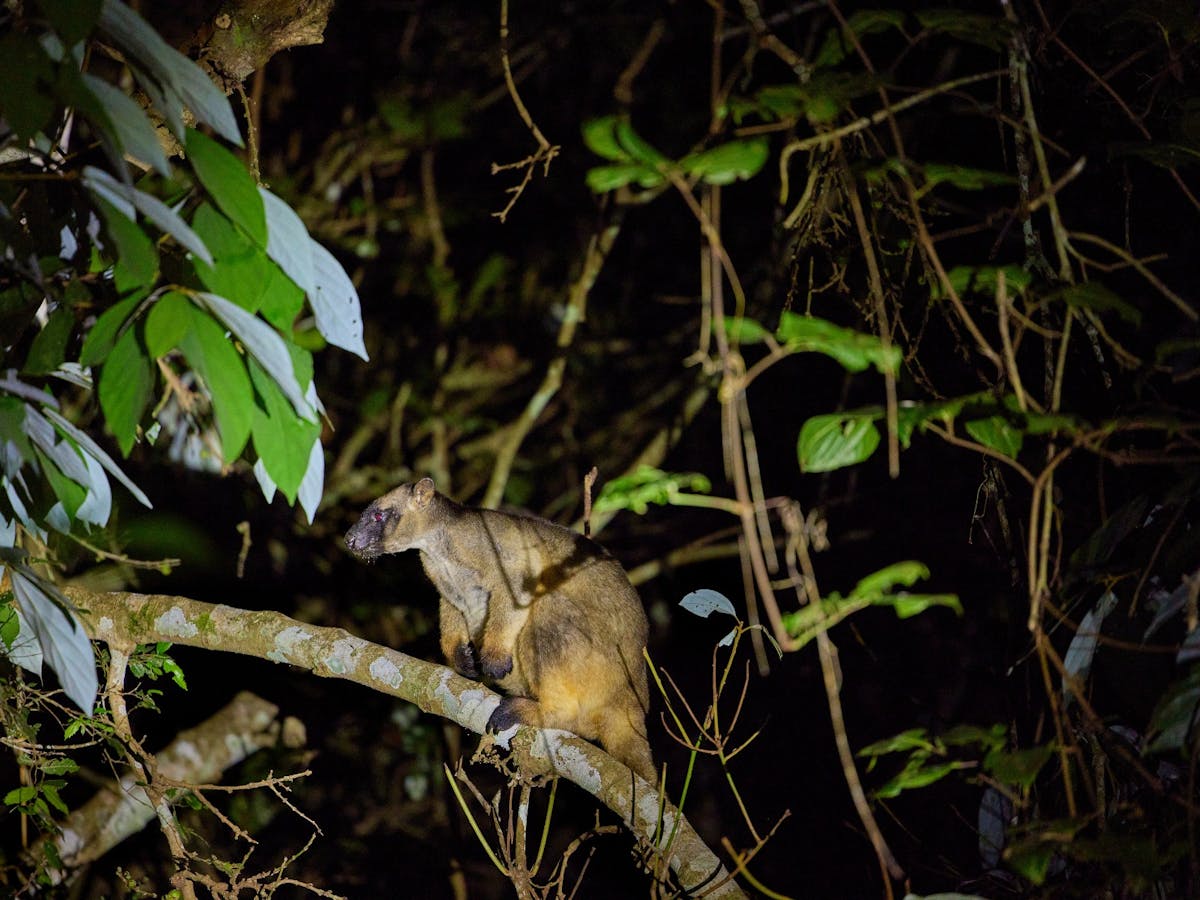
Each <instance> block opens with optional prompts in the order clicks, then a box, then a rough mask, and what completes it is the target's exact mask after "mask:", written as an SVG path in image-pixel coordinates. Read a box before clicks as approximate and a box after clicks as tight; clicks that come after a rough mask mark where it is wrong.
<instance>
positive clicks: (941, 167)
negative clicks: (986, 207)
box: [922, 163, 1016, 191]
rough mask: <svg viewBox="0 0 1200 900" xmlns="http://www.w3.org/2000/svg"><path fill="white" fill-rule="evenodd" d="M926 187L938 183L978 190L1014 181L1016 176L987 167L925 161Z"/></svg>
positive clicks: (961, 188)
mask: <svg viewBox="0 0 1200 900" xmlns="http://www.w3.org/2000/svg"><path fill="white" fill-rule="evenodd" d="M922 170H923V171H924V173H925V187H926V189H928V188H932V187H935V186H936V185H939V184H949V185H952V186H953V187H956V188H958V189H959V190H963V191H979V190H983V189H984V188H989V187H996V186H998V185H1010V184H1015V183H1016V178H1014V177H1013V176H1012V175H1009V174H1008V173H1007V172H992V171H990V170H988V169H972V168H969V167H968V166H956V165H951V164H950V163H925V165H924V166H923V167H922Z"/></svg>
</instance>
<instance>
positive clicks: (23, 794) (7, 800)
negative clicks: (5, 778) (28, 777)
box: [4, 784, 38, 806]
mask: <svg viewBox="0 0 1200 900" xmlns="http://www.w3.org/2000/svg"><path fill="white" fill-rule="evenodd" d="M37 795H38V789H37V788H36V787H34V786H33V785H31V784H26V785H22V786H21V787H19V788H13V789H12V790H11V791H9V792H8V793H7V794H5V795H4V805H5V806H24V805H25V804H26V803H28V802H29V801H30V800H32V799H33V798H34V797H36V796H37Z"/></svg>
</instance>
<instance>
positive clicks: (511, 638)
mask: <svg viewBox="0 0 1200 900" xmlns="http://www.w3.org/2000/svg"><path fill="white" fill-rule="evenodd" d="M346 546H347V547H348V548H349V549H350V551H351V552H353V553H354V554H355V555H357V556H358V557H359V558H361V559H375V558H376V557H378V556H381V555H383V554H386V553H400V552H401V551H404V550H410V549H416V550H419V551H420V552H421V562H422V563H423V564H424V567H425V572H426V574H427V575H428V576H429V578H430V580H431V581H432V582H433V583H434V586H435V587H437V589H438V592H439V593H440V594H441V607H440V620H441V645H442V652H443V653H444V654H445V656H446V660H447V662H449V664H450V665H451V666H453V667H454V669H456V670H457V671H458V672H459V673H461V674H462V675H465V676H467V677H468V678H480V676H482V677H483V678H484V679H485V680H487V681H488V682H491V683H493V684H495V685H496V686H498V687H499V688H501V689H502V690H503V691H504V692H505V693H506V694H508V696H507V697H505V698H504V699H503V700H502V701H501V703H500V705H499V706H498V707H497V708H496V711H495V712H494V713H493V714H492V717H491V719H489V720H488V730H489V731H493V732H495V731H503V730H505V729H506V728H509V727H510V726H512V725H514V724H516V723H518V722H520V723H524V724H528V725H538V726H543V727H548V728H565V729H567V730H569V731H573V732H575V733H576V734H578V735H579V736H580V737H584V738H587V739H589V740H599V742H600V743H601V744H602V745H603V746H604V748H605V749H606V750H607V751H608V752H609V753H610V754H612V755H613V756H614V757H616V758H617V759H619V760H620V761H621V762H623V763H625V765H627V766H629V767H630V768H631V769H633V770H634V771H635V772H637V773H638V774H639V775H641V776H642V777H643V778H645V779H646V780H648V781H650V782H652V783H653V782H655V781H656V780H657V779H656V776H655V772H654V761H653V759H652V758H651V756H650V745H649V743H648V742H647V740H646V724H645V717H646V708H647V703H648V700H649V691H648V688H647V685H646V666H645V663H644V661H643V658H642V649H643V648H644V647H645V645H646V634H647V624H646V614H645V611H644V610H643V609H642V603H641V600H640V599H639V598H638V595H637V592H636V591H635V590H634V589H633V586H632V585H631V584H630V583H629V578H628V577H627V576H626V575H625V571H624V570H623V569H622V568H621V565H620V563H618V562H617V561H616V560H615V559H613V557H612V556H610V555H609V553H608V551H606V550H605V549H604V548H603V547H601V546H600V545H599V544H596V543H595V542H593V541H591V540H589V539H588V538H585V537H583V536H582V535H580V534H576V533H575V532H573V531H570V530H569V529H566V528H563V527H561V526H559V525H555V524H554V523H553V522H548V521H546V520H545V519H540V518H536V517H534V516H524V515H514V514H511V513H505V512H497V511H495V510H490V509H478V508H474V507H467V506H462V505H460V504H458V503H455V502H454V501H453V500H451V499H449V498H448V497H446V496H444V495H443V494H439V493H438V492H437V491H436V490H435V489H434V485H433V481H432V479H429V478H423V479H421V480H420V481H418V482H416V483H415V484H404V485H401V486H400V487H398V488H396V489H395V490H393V491H390V492H389V493H387V494H384V495H383V496H382V497H380V498H379V499H378V500H376V501H374V502H373V503H372V504H371V505H370V506H368V507H367V509H366V511H365V512H364V513H363V514H362V516H361V517H360V518H359V520H358V523H357V524H355V525H354V527H352V528H351V529H350V530H349V531H348V532H346Z"/></svg>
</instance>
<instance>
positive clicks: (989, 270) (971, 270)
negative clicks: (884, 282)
mask: <svg viewBox="0 0 1200 900" xmlns="http://www.w3.org/2000/svg"><path fill="white" fill-rule="evenodd" d="M1001 271H1003V272H1004V285H1005V289H1006V290H1007V291H1008V294H1009V296H1012V295H1013V294H1019V293H1021V292H1022V291H1024V290H1025V289H1026V288H1027V287H1029V283H1030V281H1031V280H1032V276H1031V275H1030V274H1029V273H1028V272H1026V271H1025V270H1024V269H1022V268H1021V267H1020V266H955V267H954V268H953V269H951V270H950V271H949V272H947V273H946V277H947V279H948V280H949V282H950V284H951V286H952V287H953V288H954V290H955V292H956V293H958V294H963V293H967V292H969V291H974V292H976V293H981V294H992V295H994V294H995V293H996V284H997V274H996V273H997V272H1001ZM930 295H931V296H932V297H933V299H934V300H940V299H942V298H943V297H944V296H945V294H944V293H943V287H942V283H941V282H940V281H936V282H934V284H933V287H932V289H931V290H930Z"/></svg>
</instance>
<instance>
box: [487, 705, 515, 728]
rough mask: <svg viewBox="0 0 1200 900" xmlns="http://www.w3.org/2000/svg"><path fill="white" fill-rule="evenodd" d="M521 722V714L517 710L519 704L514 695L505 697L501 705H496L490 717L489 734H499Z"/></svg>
mask: <svg viewBox="0 0 1200 900" xmlns="http://www.w3.org/2000/svg"><path fill="white" fill-rule="evenodd" d="M520 724H521V716H520V714H519V712H518V710H517V704H516V702H515V699H514V698H513V697H505V698H504V699H503V700H501V701H500V705H499V706H497V707H496V709H495V711H494V712H493V713H492V715H491V718H489V719H488V723H487V730H488V733H489V734H499V733H500V732H501V731H507V730H508V729H510V728H512V727H513V726H514V725H520Z"/></svg>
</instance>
